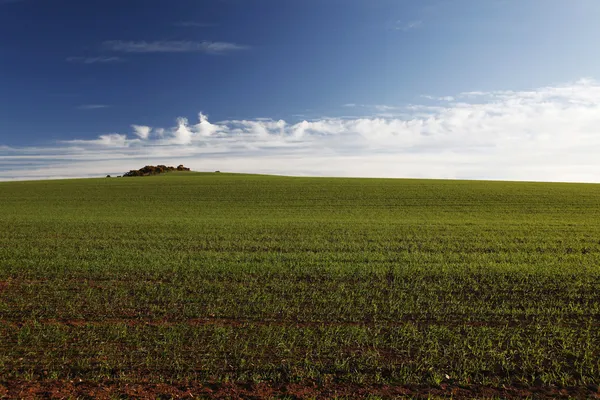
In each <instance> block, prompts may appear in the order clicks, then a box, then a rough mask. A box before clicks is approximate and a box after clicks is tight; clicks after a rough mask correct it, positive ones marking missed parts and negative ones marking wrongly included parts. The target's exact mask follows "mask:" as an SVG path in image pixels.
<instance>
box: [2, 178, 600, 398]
mask: <svg viewBox="0 0 600 400" xmlns="http://www.w3.org/2000/svg"><path fill="white" fill-rule="evenodd" d="M598 199H600V185H590V184H559V183H556V184H554V183H515V182H469V181H436V180H393V179H341V178H338V179H335V178H290V177H275V176H259V175H235V174H195V173H190V174H162V175H158V176H155V177H153V178H152V179H80V180H62V181H37V182H32V181H28V182H10V183H0V204H2V207H1V208H0V225H1V226H3V227H7V228H6V229H2V230H0V336H1V337H2V338H3V341H4V343H5V345H4V346H0V365H1V366H2V378H1V380H0V393H2V390H4V391H5V393H8V394H7V396H8V397H18V395H15V393H17V394H18V390H23V388H30V389H31V390H33V391H34V392H35V390H38V392H35V393H38V394H39V393H41V394H39V395H40V396H42V395H43V393H46V392H44V391H43V390H48V388H49V387H50V388H51V389H52V390H55V389H56V390H57V391H59V390H70V389H72V390H74V391H75V392H74V393H79V395H80V396H86V395H87V396H91V395H93V393H95V392H94V390H96V391H97V390H105V392H107V393H112V394H113V395H119V394H121V395H122V394H126V393H128V392H127V391H128V390H133V389H131V387H136V388H138V389H136V390H139V391H140V392H139V393H146V394H148V396H155V397H157V396H158V395H161V394H162V395H168V394H169V393H170V394H171V395H173V394H174V393H175V394H177V393H179V394H181V395H183V394H184V393H185V391H186V390H189V391H191V392H192V393H197V394H204V395H206V396H219V395H222V396H230V397H232V396H242V395H250V394H251V393H252V392H259V393H262V394H263V395H265V396H267V397H268V395H273V396H274V395H283V394H286V395H288V396H289V395H298V396H322V397H332V396H333V395H334V394H336V393H337V394H338V395H344V394H347V395H349V396H353V395H360V394H361V393H363V394H365V396H366V394H367V393H372V394H375V395H379V396H381V397H390V396H393V395H400V394H403V393H404V394H409V395H413V396H420V395H427V394H429V393H433V394H435V395H450V394H451V393H454V398H469V397H476V396H480V397H481V396H487V397H493V396H497V397H503V398H510V397H518V396H526V395H530V396H537V397H544V396H546V397H549V398H550V397H555V396H558V395H560V394H561V393H568V394H571V395H572V396H575V397H587V396H593V395H594V394H595V393H596V392H595V391H596V390H597V387H596V386H593V385H594V384H596V383H597V376H598V372H597V371H598V363H597V360H598V359H600V333H599V331H598V330H597V329H596V327H597V325H598V324H599V323H600V267H599V266H600V242H599V239H598V238H599V237H600V222H599V221H600V203H599V202H598ZM78 379H81V380H82V383H81V384H78V385H76V386H74V384H73V383H70V382H73V381H77V380H78ZM190 382H194V383H190ZM159 383H160V384H159ZM132 385H133V386H132ZM3 388H4V389H3ZM27 390H29V389H27ZM561 390H564V392H561ZM131 393H133V392H131ZM11 394H12V395H11ZM0 395H1V394H0ZM131 395H133V394H131Z"/></svg>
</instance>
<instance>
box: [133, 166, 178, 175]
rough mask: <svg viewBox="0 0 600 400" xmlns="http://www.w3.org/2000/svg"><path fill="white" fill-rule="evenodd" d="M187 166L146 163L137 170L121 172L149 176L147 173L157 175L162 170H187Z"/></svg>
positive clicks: (162, 171)
mask: <svg viewBox="0 0 600 400" xmlns="http://www.w3.org/2000/svg"><path fill="white" fill-rule="evenodd" d="M189 170H190V169H189V168H186V167H184V166H183V165H178V166H177V167H167V166H166V165H156V166H155V165H146V166H145V167H144V168H140V169H138V170H135V169H132V170H131V171H129V172H126V173H124V174H123V176H127V177H129V176H149V175H158V174H162V173H164V172H170V171H189Z"/></svg>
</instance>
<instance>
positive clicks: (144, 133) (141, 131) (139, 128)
mask: <svg viewBox="0 0 600 400" xmlns="http://www.w3.org/2000/svg"><path fill="white" fill-rule="evenodd" d="M131 128H133V132H134V133H135V135H136V136H137V137H139V138H140V139H148V138H149V137H150V132H152V128H151V127H149V126H143V125H131Z"/></svg>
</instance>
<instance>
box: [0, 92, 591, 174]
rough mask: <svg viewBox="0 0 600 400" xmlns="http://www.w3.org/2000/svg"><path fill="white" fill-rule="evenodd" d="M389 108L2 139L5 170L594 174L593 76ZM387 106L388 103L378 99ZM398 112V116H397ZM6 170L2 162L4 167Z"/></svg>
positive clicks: (181, 120)
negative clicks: (51, 138)
mask: <svg viewBox="0 0 600 400" xmlns="http://www.w3.org/2000/svg"><path fill="white" fill-rule="evenodd" d="M451 97H454V98H455V99H460V101H458V100H453V101H452V100H449V99H448V100H446V102H445V103H443V105H442V106H435V107H432V106H422V105H411V106H408V107H405V108H404V110H399V107H396V106H389V109H391V110H394V111H396V110H397V109H398V111H402V113H403V114H402V113H400V112H398V113H397V114H392V115H390V116H387V117H382V116H366V117H354V118H321V119H317V120H310V121H307V120H305V121H301V122H298V123H288V122H286V121H284V120H271V119H264V118H261V119H259V120H234V121H221V122H216V123H212V122H210V121H209V118H208V117H207V116H206V115H204V114H202V113H201V114H200V115H199V118H198V122H197V123H190V122H189V121H188V120H187V119H186V118H179V119H177V122H176V124H175V126H172V127H166V128H164V127H149V126H139V125H133V126H132V128H133V133H134V134H133V135H132V136H128V135H125V134H119V133H113V134H106V135H101V136H99V137H98V138H97V139H93V140H81V139H79V140H71V141H68V142H63V143H61V144H59V145H58V146H57V147H52V148H28V147H25V148H19V149H14V148H9V147H6V146H4V147H2V146H0V171H3V172H0V179H10V178H13V177H21V178H27V177H31V178H33V177H47V176H54V177H56V176H69V174H70V175H71V176H73V175H74V174H76V175H77V176H87V175H96V176H102V175H105V174H108V173H110V174H118V173H119V172H123V171H127V170H129V169H132V168H136V167H139V166H140V165H145V164H148V163H149V164H157V163H164V164H174V165H175V164H181V163H184V164H185V165H188V166H190V167H192V168H193V169H196V170H209V171H210V170H216V169H219V170H229V171H236V172H257V173H276V174H289V175H335V176H379V177H419V178H461V179H512V180H546V181H596V182H599V181H600V161H598V151H599V150H600V133H598V126H600V83H597V82H595V81H592V80H580V81H577V82H573V83H570V84H566V85H562V86H549V87H543V88H539V89H536V90H527V91H496V92H487V93H476V94H475V93H469V94H465V93H462V94H458V95H456V96H451ZM380 109H385V107H380ZM401 114H402V115H403V116H401V117H400V116H399V115H401ZM9 164H10V168H2V166H3V165H9Z"/></svg>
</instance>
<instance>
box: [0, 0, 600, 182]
mask: <svg viewBox="0 0 600 400" xmlns="http://www.w3.org/2000/svg"><path fill="white" fill-rule="evenodd" d="M598 15H600V2H599V1H597V0H485V1H482V0H478V1H477V0H127V1H123V0H103V1H93V2H92V1H90V2H88V1H75V0H8V1H7V0H0V37H2V40H0V72H1V74H0V179H24V178H41V177H71V176H96V175H101V174H104V173H118V172H119V171H120V172H122V171H124V170H128V169H132V168H138V167H141V166H142V165H140V164H145V163H152V164H156V163H158V162H169V161H170V162H173V163H180V162H179V161H181V162H183V163H185V164H186V165H190V166H192V167H193V168H195V169H198V170H202V169H212V168H214V169H221V170H231V171H239V172H268V173H281V174H294V175H344V176H394V177H440V178H467V179H471V178H476V179H486V178H487V179H531V180H576V181H600V167H599V166H598V164H597V163H596V162H595V161H594V160H595V158H593V154H592V152H591V151H590V150H589V149H590V148H593V147H590V146H591V145H595V143H596V135H595V131H594V130H593V128H592V127H593V126H594V124H596V123H597V122H600V121H597V120H596V119H598V118H599V117H596V115H598V114H599V113H598V111H599V110H598V109H597V107H598V103H600V96H599V97H596V96H598V84H597V82H596V81H595V80H594V79H595V78H597V77H598V76H599V75H600V55H598V52H597V51H596V49H597V39H598V38H600V24H598V23H597V17H598ZM509 93H510V95H509ZM515 104H517V105H520V106H519V107H515ZM544 107H545V108H544ZM199 113H202V116H200V117H199V116H198V114H199ZM575 117H576V118H577V120H576V121H575V123H573V124H570V125H569V124H567V121H572V118H575ZM183 118H185V119H187V121H186V120H185V119H183ZM561 123H565V124H566V125H565V127H563V125H561ZM596 126H598V125H596ZM557 127H561V128H562V130H560V131H559V130H558V129H557ZM582 141H584V142H585V143H586V146H583V147H584V149H583V150H577V151H581V153H574V151H576V150H572V151H571V152H569V154H570V155H568V154H567V155H565V154H563V153H560V154H559V153H558V150H557V149H555V148H553V147H552V146H549V144H552V143H554V144H556V143H561V149H563V151H564V150H565V149H568V148H570V147H569V146H571V147H573V148H576V149H580V148H581V147H582V146H581V143H582ZM511 146H514V148H513V147H511ZM528 146H529V147H528ZM544 146H546V147H544ZM565 146H567V147H566V148H565ZM525 148H527V149H528V148H535V150H536V152H538V153H539V154H538V156H537V158H535V157H534V158H533V160H532V159H531V157H528V156H527V157H526V155H527V154H529V155H531V152H529V153H524V154H523V156H522V158H520V159H515V157H514V155H515V151H514V150H515V149H525ZM586 149H587V150H586ZM594 150H597V148H596V149H594ZM585 151H590V154H587V153H585ZM596 153H597V152H596ZM536 154H537V153H536ZM563 156H564V157H563ZM571 156H573V157H574V158H573V159H572V160H571V159H570V158H569V157H571ZM557 157H559V158H561V159H564V160H565V161H563V162H562V163H561V162H559V163H557V162H556V159H557ZM586 157H588V158H586ZM290 160H294V161H293V162H291V161H290ZM490 160H491V161H490ZM545 160H553V162H550V161H545ZM586 160H589V161H586ZM282 161H284V162H282ZM287 161H290V162H287ZM399 165H400V166H399ZM499 166H500V167H499ZM498 171H502V172H498ZM511 171H512V172H511Z"/></svg>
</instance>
